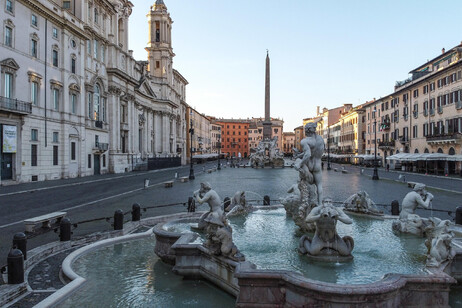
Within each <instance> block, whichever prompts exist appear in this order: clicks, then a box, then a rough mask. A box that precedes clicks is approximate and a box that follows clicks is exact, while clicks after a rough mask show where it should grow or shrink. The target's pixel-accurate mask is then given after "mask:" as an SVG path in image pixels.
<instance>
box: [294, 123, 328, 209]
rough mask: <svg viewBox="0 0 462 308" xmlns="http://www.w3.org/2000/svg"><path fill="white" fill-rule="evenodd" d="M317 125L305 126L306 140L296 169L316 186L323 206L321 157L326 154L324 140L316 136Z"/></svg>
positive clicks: (319, 200)
mask: <svg viewBox="0 0 462 308" xmlns="http://www.w3.org/2000/svg"><path fill="white" fill-rule="evenodd" d="M316 126H317V123H307V124H306V125H305V136H306V137H305V138H303V139H302V141H301V142H300V146H301V148H302V151H303V152H302V153H300V154H299V157H301V159H298V160H297V161H296V162H295V168H296V169H297V170H299V172H300V174H301V176H302V175H303V176H304V177H305V179H306V180H307V181H308V182H309V183H310V184H315V185H316V188H317V193H318V204H319V205H320V204H322V173H321V171H322V168H321V157H322V154H323V153H324V139H322V137H321V136H319V135H317V134H316Z"/></svg>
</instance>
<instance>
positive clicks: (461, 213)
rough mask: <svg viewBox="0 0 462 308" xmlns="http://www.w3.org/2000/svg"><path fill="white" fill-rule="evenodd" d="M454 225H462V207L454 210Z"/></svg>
mask: <svg viewBox="0 0 462 308" xmlns="http://www.w3.org/2000/svg"><path fill="white" fill-rule="evenodd" d="M456 224H458V225H462V206H458V207H457V208H456Z"/></svg>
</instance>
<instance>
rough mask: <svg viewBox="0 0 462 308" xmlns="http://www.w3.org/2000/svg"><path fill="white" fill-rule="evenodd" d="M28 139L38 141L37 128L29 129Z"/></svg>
mask: <svg viewBox="0 0 462 308" xmlns="http://www.w3.org/2000/svg"><path fill="white" fill-rule="evenodd" d="M30 140H31V141H38V129H31V130H30Z"/></svg>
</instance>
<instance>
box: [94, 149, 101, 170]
mask: <svg viewBox="0 0 462 308" xmlns="http://www.w3.org/2000/svg"><path fill="white" fill-rule="evenodd" d="M93 168H94V172H93V174H94V175H99V174H101V169H100V155H99V154H98V155H97V154H95V155H93Z"/></svg>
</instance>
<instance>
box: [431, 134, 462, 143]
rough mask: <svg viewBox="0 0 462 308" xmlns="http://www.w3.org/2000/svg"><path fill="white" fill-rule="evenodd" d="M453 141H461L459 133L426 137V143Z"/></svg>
mask: <svg viewBox="0 0 462 308" xmlns="http://www.w3.org/2000/svg"><path fill="white" fill-rule="evenodd" d="M455 139H462V134H461V133H447V134H433V135H427V142H428V141H446V140H455Z"/></svg>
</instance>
